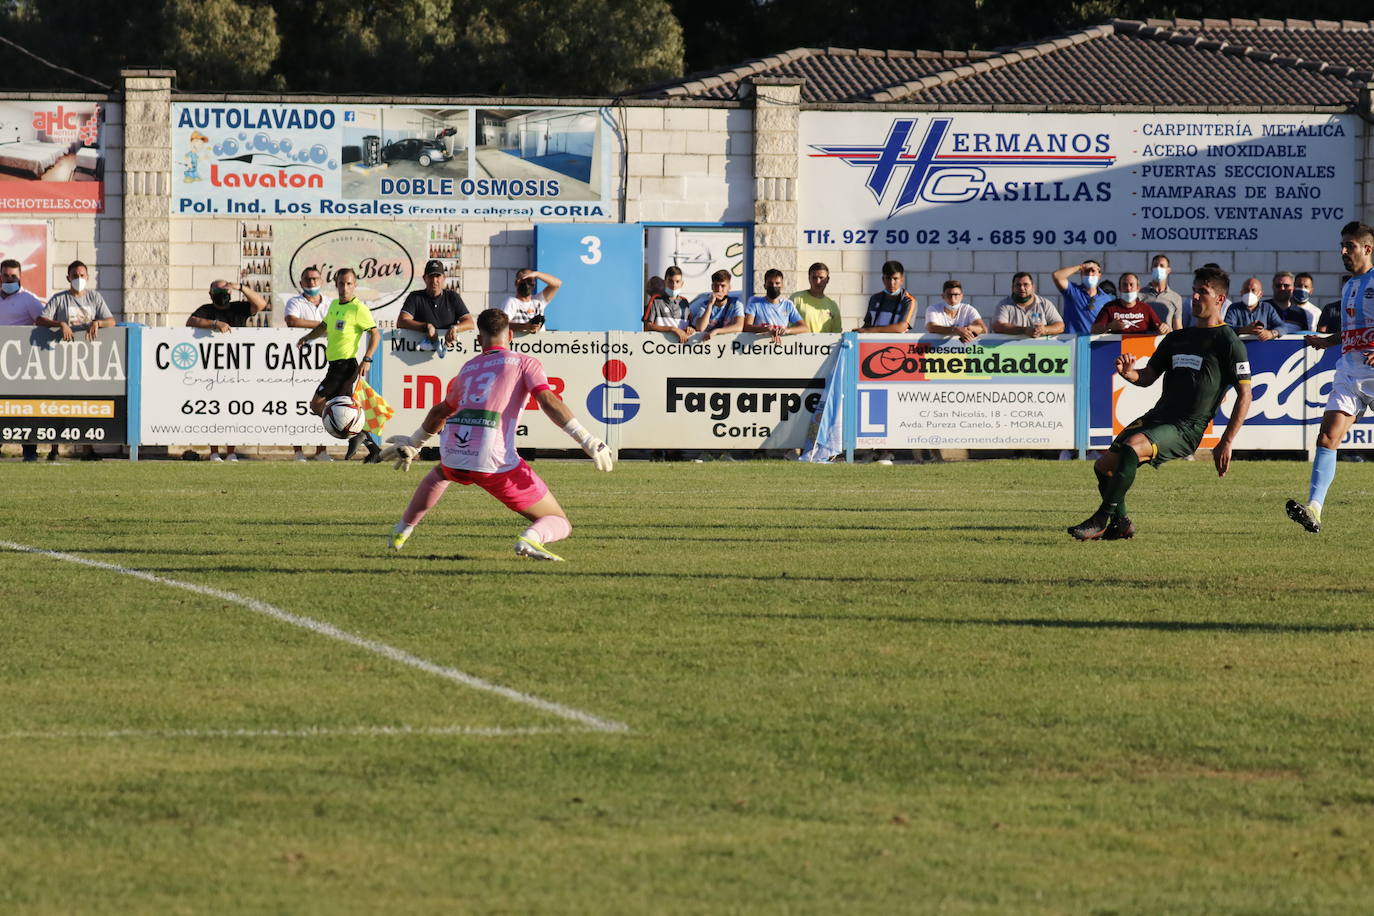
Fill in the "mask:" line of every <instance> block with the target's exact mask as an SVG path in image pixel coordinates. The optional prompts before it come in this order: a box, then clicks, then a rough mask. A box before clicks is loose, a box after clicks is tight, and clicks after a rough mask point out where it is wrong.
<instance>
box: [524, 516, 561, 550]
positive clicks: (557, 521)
mask: <svg viewBox="0 0 1374 916" xmlns="http://www.w3.org/2000/svg"><path fill="white" fill-rule="evenodd" d="M570 534H572V522H569V521H568V520H567V519H566V518H564V517H563V516H561V515H546V516H544V517H543V518H541V519H539V520H538V521H537V522H535V523H534V524H533V525H530V526H529V527H528V528H526V529H525V531H524V533H523V534H521V535H520V536H521V537H526V538H529V539H530V540H533V541H538V542H539V543H541V544H552V543H553V542H554V541H561V540H563V539H564V538H565V537H567V536H568V535H570Z"/></svg>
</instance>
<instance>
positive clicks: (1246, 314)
mask: <svg viewBox="0 0 1374 916" xmlns="http://www.w3.org/2000/svg"><path fill="white" fill-rule="evenodd" d="M1240 292H1241V297H1240V298H1241V301H1240V302H1235V303H1232V304H1231V305H1230V306H1229V307H1228V308H1227V309H1226V323H1227V324H1229V325H1230V326H1231V327H1233V328H1235V329H1236V333H1237V334H1242V335H1245V336H1247V337H1255V338H1257V339H1259V340H1273V339H1274V338H1276V337H1279V336H1282V334H1283V319H1282V318H1280V317H1279V313H1278V312H1277V311H1275V309H1274V306H1273V303H1272V302H1270V301H1269V300H1265V301H1260V300H1261V298H1262V297H1263V296H1264V286H1263V285H1262V284H1261V283H1260V281H1259V277H1250V278H1249V279H1247V280H1246V281H1245V282H1244V283H1242V284H1241V287H1240Z"/></svg>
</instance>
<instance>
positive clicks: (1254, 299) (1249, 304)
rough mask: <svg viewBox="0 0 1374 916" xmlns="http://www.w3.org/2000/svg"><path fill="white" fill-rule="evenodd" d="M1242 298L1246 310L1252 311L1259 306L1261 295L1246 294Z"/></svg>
mask: <svg viewBox="0 0 1374 916" xmlns="http://www.w3.org/2000/svg"><path fill="white" fill-rule="evenodd" d="M1240 298H1241V301H1242V302H1244V303H1245V307H1246V308H1249V309H1252V308H1254V307H1255V306H1257V305H1259V293H1246V294H1245V295H1244V296H1241V297H1240Z"/></svg>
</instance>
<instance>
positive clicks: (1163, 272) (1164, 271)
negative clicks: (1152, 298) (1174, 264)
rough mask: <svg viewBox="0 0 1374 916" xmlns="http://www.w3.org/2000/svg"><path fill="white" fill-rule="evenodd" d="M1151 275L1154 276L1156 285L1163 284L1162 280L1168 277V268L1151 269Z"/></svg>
mask: <svg viewBox="0 0 1374 916" xmlns="http://www.w3.org/2000/svg"><path fill="white" fill-rule="evenodd" d="M1151 276H1153V277H1154V281H1155V285H1156V286H1163V285H1164V281H1165V280H1167V279H1169V268H1167V267H1156V268H1155V269H1154V270H1153V271H1151Z"/></svg>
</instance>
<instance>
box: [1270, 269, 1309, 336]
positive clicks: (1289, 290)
mask: <svg viewBox="0 0 1374 916" xmlns="http://www.w3.org/2000/svg"><path fill="white" fill-rule="evenodd" d="M1273 289H1274V294H1273V295H1272V296H1270V297H1269V298H1268V299H1266V300H1264V301H1265V302H1267V303H1269V304H1270V305H1272V306H1273V307H1274V311H1275V312H1278V315H1279V318H1281V319H1282V320H1283V328H1282V330H1283V332H1284V333H1285V334H1297V333H1303V334H1305V333H1307V331H1308V330H1310V329H1311V325H1310V324H1309V317H1310V316H1308V314H1307V312H1305V311H1304V310H1303V308H1302V307H1301V306H1299V305H1297V304H1295V303H1294V302H1293V289H1294V277H1293V274H1292V273H1291V272H1289V271H1286V270H1281V271H1279V272H1278V273H1276V274H1274V286H1273ZM1308 295H1309V298H1310V296H1311V294H1310V293H1309V294H1308Z"/></svg>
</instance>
